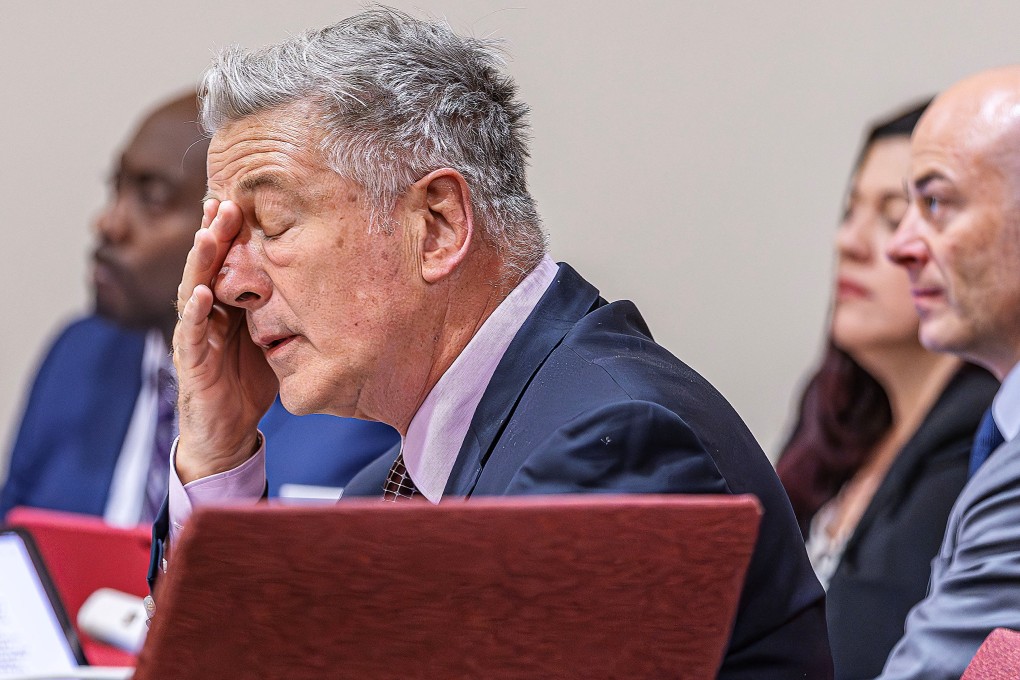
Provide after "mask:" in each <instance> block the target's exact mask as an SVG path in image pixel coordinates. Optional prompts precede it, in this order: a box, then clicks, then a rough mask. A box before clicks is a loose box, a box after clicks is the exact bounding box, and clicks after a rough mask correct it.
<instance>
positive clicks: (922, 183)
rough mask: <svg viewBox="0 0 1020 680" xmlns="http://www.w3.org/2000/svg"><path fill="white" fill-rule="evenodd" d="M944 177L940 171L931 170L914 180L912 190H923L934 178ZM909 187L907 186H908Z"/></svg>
mask: <svg viewBox="0 0 1020 680" xmlns="http://www.w3.org/2000/svg"><path fill="white" fill-rule="evenodd" d="M939 179H945V175H943V174H942V173H940V172H936V171H934V170H933V171H931V172H928V173H925V174H923V175H921V176H920V177H918V178H917V179H915V180H914V182H913V188H914V191H924V188H925V187H926V186H928V185H929V184H931V183H932V182H934V181H935V180H939ZM908 188H909V187H908Z"/></svg>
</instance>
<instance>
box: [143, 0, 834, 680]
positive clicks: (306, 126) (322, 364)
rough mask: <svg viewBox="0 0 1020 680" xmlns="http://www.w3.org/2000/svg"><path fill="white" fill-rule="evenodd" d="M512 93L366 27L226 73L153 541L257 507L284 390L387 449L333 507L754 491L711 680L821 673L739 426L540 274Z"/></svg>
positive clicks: (672, 368)
mask: <svg viewBox="0 0 1020 680" xmlns="http://www.w3.org/2000/svg"><path fill="white" fill-rule="evenodd" d="M515 89H516V88H515V86H514V84H513V82H512V81H511V80H510V79H509V78H508V77H507V76H506V75H504V74H503V73H502V72H501V71H500V59H499V57H498V55H497V54H496V53H495V52H494V51H493V49H492V48H491V46H490V45H488V44H486V43H485V42H484V41H480V40H475V39H469V38H461V37H459V36H457V35H455V34H454V33H453V32H452V31H450V30H449V28H448V27H446V26H443V25H439V24H431V23H426V22H421V21H417V20H415V19H412V18H411V17H408V16H406V15H404V14H401V13H398V12H394V11H391V10H385V9H377V10H373V11H369V12H366V13H364V14H361V15H358V16H356V17H353V18H351V19H348V20H346V21H343V22H340V23H339V24H336V25H334V26H330V27H327V28H325V29H322V30H321V31H316V32H310V33H308V34H306V35H303V36H299V37H297V38H295V39H293V40H290V41H287V42H285V43H282V44H280V45H277V46H274V47H270V48H268V49H266V50H263V51H260V52H256V53H244V52H239V51H228V52H226V53H224V54H223V55H221V56H220V58H219V59H218V61H217V62H216V63H215V64H214V66H213V67H212V69H211V70H210V71H209V72H208V74H207V75H206V78H205V85H204V93H203V101H204V111H203V117H204V120H205V123H206V125H207V126H208V127H209V128H210V129H211V131H212V132H213V139H212V142H211V145H210V149H209V166H208V169H209V196H210V200H209V201H208V203H207V204H206V212H205V218H204V220H203V228H202V229H201V230H200V231H199V233H198V235H197V237H196V240H195V247H194V249H193V250H192V252H191V254H190V255H189V258H188V264H187V267H186V269H185V273H184V278H183V281H182V283H181V287H180V291H179V295H178V306H179V309H181V310H182V321H181V323H180V324H179V325H178V327H177V331H176V334H175V337H174V348H175V363H176V365H177V369H178V372H179V374H180V376H181V399H180V421H181V436H180V440H179V443H178V445H177V448H176V453H175V465H176V475H172V477H173V479H172V480H171V498H170V513H171V519H172V521H171V523H170V526H173V527H174V532H176V531H178V530H179V529H178V528H177V527H179V526H182V525H183V517H184V516H185V515H186V514H187V510H188V509H189V508H190V507H192V505H193V504H195V503H201V502H202V501H203V499H204V498H205V497H207V496H221V494H222V489H223V486H224V484H226V485H228V486H234V487H236V488H234V489H231V490H230V493H235V492H236V493H237V494H238V495H256V496H257V494H258V491H259V490H260V489H261V488H262V484H263V483H264V482H263V477H262V476H261V456H262V455H263V451H264V447H263V445H262V443H261V438H260V437H259V435H258V434H257V431H256V425H257V423H258V419H259V417H260V415H261V413H262V411H264V409H265V408H266V407H267V405H268V404H269V403H270V401H271V400H272V398H273V396H274V395H275V394H276V391H277V389H279V391H280V394H281V397H282V399H283V401H284V404H285V405H286V406H287V407H288V408H289V409H291V410H292V411H295V412H299V413H309V412H326V413H334V414H343V415H348V416H356V417H361V418H367V419H374V420H381V421H383V422H386V423H389V424H390V425H392V426H393V427H395V428H396V429H397V430H398V431H399V432H400V433H401V435H402V436H403V440H402V445H401V447H399V449H394V450H393V451H392V452H390V453H389V454H388V455H387V456H384V457H382V458H380V459H379V460H378V461H377V462H376V463H374V464H372V465H370V466H369V467H368V468H366V469H365V470H363V471H362V472H361V473H360V474H359V475H358V477H356V478H355V479H354V480H352V482H351V484H350V485H349V486H348V490H347V492H345V497H347V496H348V495H351V494H359V495H368V494H370V495H383V492H384V489H385V491H386V494H387V495H388V496H391V497H399V496H402V495H422V496H424V497H425V498H427V499H428V500H429V501H432V502H439V501H440V499H442V498H445V497H457V496H460V497H463V496H473V495H478V496H480V495H501V494H541V493H575V492H617V493H628V492H630V493H669V492H673V493H754V494H755V495H757V496H758V498H759V499H760V500H761V502H762V504H763V506H764V508H765V516H764V521H763V525H762V530H761V535H760V539H759V541H758V544H757V547H756V550H755V555H754V557H753V558H752V564H751V567H750V571H749V575H748V578H747V583H746V585H745V589H744V593H743V596H742V600H741V604H740V611H739V612H738V614H737V617H736V621H735V624H734V630H733V635H732V640H731V643H730V646H729V649H728V651H727V654H726V657H725V659H724V661H723V666H722V670H721V675H720V677H725V678H755V679H761V678H793V677H810V678H825V677H829V676H830V675H831V672H832V671H831V662H830V659H829V652H828V644H827V640H826V636H825V628H824V626H825V624H824V615H823V611H822V597H823V596H822V592H821V589H820V587H819V586H818V584H817V582H816V581H815V579H814V577H813V575H812V573H811V570H810V567H809V566H808V564H807V561H806V558H805V554H804V550H803V545H802V543H801V539H800V534H799V531H798V529H797V526H796V523H795V521H794V519H793V515H792V512H791V510H790V508H789V504H788V501H787V500H786V497H785V494H784V492H783V490H782V488H781V487H780V485H779V484H778V481H777V479H776V477H775V475H774V473H773V471H772V468H771V466H770V465H769V463H768V461H767V460H766V459H765V457H764V455H763V454H762V452H761V450H760V448H759V447H758V445H757V444H756V443H755V441H754V439H753V437H752V436H751V434H750V433H749V432H748V430H747V428H746V427H745V426H744V424H743V423H742V422H741V420H740V418H739V416H737V414H736V413H735V412H734V411H733V409H732V408H731V407H730V406H729V405H728V404H727V403H726V401H725V400H724V399H723V398H722V396H721V395H719V394H718V392H716V391H715V390H714V389H713V388H712V387H711V386H710V385H709V384H708V383H707V382H706V381H705V380H704V379H703V378H701V377H700V376H699V375H697V374H696V373H695V372H694V371H692V370H691V369H690V368H688V367H687V366H685V365H684V364H683V363H682V362H680V361H679V360H678V359H676V358H675V357H673V356H672V355H670V354H669V353H668V352H667V351H666V350H664V349H663V348H662V347H660V346H659V345H656V344H655V343H654V342H653V341H652V339H651V336H650V334H649V332H648V329H647V327H646V326H645V324H644V321H643V320H642V319H641V317H640V314H639V313H638V312H637V309H636V308H635V307H634V306H633V305H632V304H630V303H629V302H618V303H613V304H609V303H607V302H606V301H605V300H603V299H602V298H601V297H599V295H598V291H596V290H595V289H594V287H592V286H591V285H590V284H588V283H587V282H586V281H584V280H583V279H582V278H581V277H580V276H579V275H578V274H577V273H576V272H575V271H574V270H573V269H571V268H570V267H569V266H567V265H560V266H559V267H557V266H556V265H555V264H554V263H553V262H552V261H551V260H550V259H549V257H548V256H547V255H546V252H545V251H546V248H545V240H544V237H543V235H542V232H541V229H540V224H539V218H538V216H537V213H536V210H535V207H534V203H533V201H532V198H531V196H530V194H529V193H528V190H527V183H526V179H525V164H526V159H527V148H526V146H525V132H526V128H525V123H524V116H525V113H526V108H525V106H524V105H523V104H522V103H521V102H519V101H518V100H517V99H516V92H515ZM228 471H229V474H228ZM209 480H212V481H211V482H210V481H209ZM181 483H187V484H188V485H189V486H188V489H187V491H185V490H184V489H183V488H182V487H181ZM207 486H208V487H212V488H214V490H209V491H207V488H206V487H207ZM158 529H162V527H158ZM167 529H169V526H168V527H167ZM172 538H173V533H171V540H172ZM157 549H158V546H157ZM677 568H678V569H682V568H683V565H680V564H678V565H677Z"/></svg>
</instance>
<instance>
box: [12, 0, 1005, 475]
mask: <svg viewBox="0 0 1020 680" xmlns="http://www.w3.org/2000/svg"><path fill="white" fill-rule="evenodd" d="M391 1H393V4H394V5H396V6H399V7H403V8H407V9H412V10H414V9H415V8H418V7H424V8H425V9H426V10H427V11H428V12H429V13H431V14H435V15H440V16H446V17H447V18H448V19H449V20H450V22H451V23H452V24H453V26H454V27H455V28H457V29H459V30H461V31H470V32H473V33H475V34H477V35H486V36H498V37H501V38H504V39H505V40H506V45H507V48H508V50H509V53H510V55H511V60H510V62H509V68H510V71H511V72H512V73H513V74H514V75H515V77H516V78H517V80H518V83H519V84H520V86H521V89H522V91H523V95H524V98H525V99H526V100H527V101H528V102H529V103H530V104H531V106H532V108H533V111H534V114H533V118H532V122H533V126H534V145H533V147H534V148H533V170H532V173H531V183H532V187H533V190H534V193H535V195H536V197H537V199H538V202H539V207H540V209H541V211H542V213H543V215H544V217H545V220H546V223H547V226H548V229H549V231H550V233H551V237H552V250H553V255H554V256H555V257H556V258H557V259H560V260H567V261H569V262H571V263H572V264H574V265H575V266H576V267H577V268H578V269H579V270H580V271H581V272H582V273H583V274H584V275H585V276H586V277H587V278H589V280H591V281H592V282H594V283H595V284H596V285H598V286H599V287H600V288H601V289H602V291H603V293H604V294H605V295H606V296H608V297H611V298H621V297H628V298H631V299H633V300H635V301H636V302H637V303H638V305H639V306H640V307H641V309H642V310H643V311H644V313H645V315H646V318H647V319H648V321H649V323H650V325H651V327H652V330H653V332H654V333H655V334H656V337H657V338H658V339H659V341H660V342H662V343H663V344H664V345H665V346H667V347H668V348H669V349H671V350H672V351H673V352H674V353H675V354H677V355H678V356H680V357H681V358H682V359H684V360H685V361H687V362H688V363H689V364H691V365H692V366H694V367H695V368H697V369H698V370H699V371H701V372H702V373H703V374H704V375H706V376H707V377H708V378H709V379H710V380H711V381H712V382H714V383H715V384H716V386H717V387H719V389H720V390H721V391H722V392H723V393H724V394H726V395H727V396H728V397H729V398H730V400H731V401H732V402H733V403H734V405H735V406H736V407H737V409H738V410H739V411H740V413H741V414H742V415H743V416H744V418H745V419H746V420H747V422H748V424H749V425H750V426H751V429H752V430H753V431H754V432H755V434H756V435H757V436H758V438H759V440H760V441H761V442H762V444H763V446H765V448H766V449H768V450H774V449H775V446H776V445H777V443H778V441H779V439H780V438H781V434H782V432H783V430H784V428H785V426H786V420H787V417H788V411H789V408H790V400H791V398H792V396H791V395H792V394H793V393H794V391H795V388H796V386H797V384H798V382H799V381H800V379H801V378H802V376H803V375H804V373H805V371H806V370H807V369H808V368H809V366H810V364H811V363H812V362H813V360H814V357H815V356H816V354H817V348H818V346H819V343H820V338H821V331H822V326H823V324H824V319H825V313H826V306H827V296H828V286H829V284H828V280H829V276H830V269H831V257H830V249H831V248H830V242H831V237H832V235H833V229H834V222H835V219H836V216H837V214H838V210H839V204H840V201H841V194H842V191H843V185H844V182H845V179H846V175H847V172H848V167H849V164H850V161H851V159H852V157H853V155H854V153H855V149H856V145H857V142H858V139H859V135H860V131H861V128H862V126H863V123H864V122H865V121H866V120H867V119H869V118H871V117H873V116H875V115H876V114H878V113H882V112H885V111H887V110H889V109H890V108H894V107H896V106H898V105H899V104H900V103H902V102H904V101H906V100H911V99H915V98H917V97H919V96H921V95H923V94H925V93H928V92H932V91H935V90H937V89H938V88H940V87H944V86H945V85H946V84H948V83H950V82H952V81H953V80H955V79H957V78H959V77H960V76H962V75H964V74H967V73H969V72H971V71H974V70H977V69H980V68H984V67H986V66H991V65H996V64H1000V63H1006V62H1011V61H1014V60H1017V55H1018V54H1020V38H1018V37H1017V31H1016V27H1017V26H1020V4H1017V3H1015V2H999V3H991V2H988V3H981V4H975V5H973V6H971V5H965V4H963V3H951V2H946V1H945V0H943V1H942V2H940V3H937V6H933V5H932V4H931V3H930V2H923V1H922V0H911V1H909V2H900V3H889V2H887V1H882V2H879V1H877V0H865V1H861V0H858V1H856V2H840V3H835V2H831V3H824V2H806V1H803V0H802V1H800V2H797V1H795V0H773V1H772V2H768V3H751V2H735V1H732V0H730V1H713V2H707V1H704V2H693V1H691V0H688V1H678V0H670V1H668V2H667V1H665V0H660V1H658V2H632V3H614V4H611V5H610V4H608V3H604V4H603V3H591V2H576V1H575V2H553V1H548V0H547V1H543V2H534V1H533V2H514V3H507V2H505V1H504V2H493V1H490V0H473V1H467V0H463V1H455V0H433V1H432V2H430V3H425V2H421V1H420V0H419V2H414V3H410V2H400V1H395V0H391ZM893 4H895V5H896V6H895V7H892V6H890V5H893ZM358 6H359V5H358V4H356V3H354V2H296V1H293V0H292V1H291V2H287V3H283V2H279V1H274V2H267V1H265V0H259V1H255V0H247V1H246V2H208V1H204V2H199V1H197V0H177V1H176V2H173V3H136V2H126V1H125V2H109V1H107V2H100V1H97V0H93V1H91V2H80V1H67V2H55V1H45V0H40V1H38V2H29V1H28V0H19V1H17V2H15V1H11V2H5V3H3V5H2V12H3V20H2V21H0V76H2V79H0V82H2V83H3V85H4V98H3V108H2V113H0V119H2V122H3V125H2V126H0V150H2V154H3V155H2V171H0V172H2V175H0V198H2V200H0V205H2V206H3V222H2V224H3V228H4V230H5V237H6V238H5V239H4V241H3V243H4V245H3V247H2V248H0V277H2V278H0V290H2V291H3V293H2V294H0V318H2V319H3V320H4V322H3V323H4V332H3V333H2V334H0V372H2V373H0V374H2V375H3V383H2V388H0V442H3V444H2V446H3V449H2V451H0V477H2V476H3V472H2V470H4V469H5V468H6V457H7V451H6V448H7V442H9V441H10V440H11V438H12V437H13V428H14V424H15V423H16V421H17V416H18V413H19V412H20V410H21V400H22V395H23V394H24V390H25V387H26V384H27V381H28V380H29V378H30V376H31V375H32V373H33V372H34V368H35V364H36V361H37V359H38V357H39V353H40V351H41V350H42V348H43V345H44V344H45V343H46V342H47V339H48V337H49V336H50V335H51V333H52V332H53V331H54V330H55V329H56V328H58V327H59V325H60V324H61V323H63V322H64V321H66V320H67V319H68V318H70V317H72V316H73V315H75V314H77V313H79V312H81V311H82V310H84V309H85V308H86V305H87V300H88V296H87V289H86V284H85V281H86V277H87V268H86V255H87V253H88V251H89V248H90V241H91V234H90V230H89V225H90V221H91V218H92V216H93V215H94V214H95V211H96V209H97V207H98V206H99V205H100V204H101V202H102V200H103V192H104V187H103V182H104V177H105V175H106V173H107V171H108V169H109V167H110V160H111V158H112V157H113V153H114V150H115V149H116V148H117V146H118V145H119V144H120V143H121V142H122V141H123V139H124V138H125V136H126V134H127V133H128V131H129V129H130V127H131V125H133V123H134V122H135V121H136V120H137V116H138V114H139V112H140V111H142V109H144V108H145V107H147V106H149V105H150V104H151V103H152V102H154V101H155V100H157V99H159V98H161V97H163V96H164V95H166V94H168V93H170V92H172V91H175V90H178V89H180V88H183V87H186V86H188V85H189V84H191V83H192V82H193V81H195V80H196V79H197V78H198V76H199V74H200V73H201V71H202V69H203V67H204V65H205V64H206V63H207V62H208V60H209V56H210V53H211V52H212V50H214V49H215V48H216V47H217V46H219V45H224V44H228V43H232V42H238V43H242V44H246V45H254V44H261V43H265V42H271V41H275V40H278V39H280V38H282V37H284V36H286V35H288V34H290V33H293V32H295V31H298V30H300V29H302V28H305V27H308V26H315V25H321V24H325V23H328V22H330V21H332V20H335V19H337V18H340V17H342V16H344V15H346V14H349V13H351V12H353V11H356V9H357V8H358ZM625 7H627V8H629V9H624V8H625ZM972 7H973V8H972Z"/></svg>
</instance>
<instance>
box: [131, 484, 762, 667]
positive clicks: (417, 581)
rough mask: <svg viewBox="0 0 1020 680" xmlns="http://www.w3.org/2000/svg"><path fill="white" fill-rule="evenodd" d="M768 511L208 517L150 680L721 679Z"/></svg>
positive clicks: (273, 512)
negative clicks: (747, 574) (738, 605)
mask: <svg viewBox="0 0 1020 680" xmlns="http://www.w3.org/2000/svg"><path fill="white" fill-rule="evenodd" d="M759 518H760V509H759V506H758V503H757V501H756V500H755V499H754V498H752V497H749V496H744V497H733V496H727V497H715V496H712V497H709V496H686V497H684V496H604V495H592V496H571V497H549V496H539V497H528V498H512V499H499V500H496V499H479V500H472V501H470V502H466V503H461V502H453V503H446V504H443V505H440V506H436V507H434V506H431V505H429V504H427V503H415V502H408V503H397V504H391V503H381V502H378V501H369V502H364V503H362V502H359V503H341V504H339V505H336V506H334V507H328V508H314V509H305V508H273V507H265V506H261V507H257V508H246V509H237V508H232V509H227V508H220V509H206V510H202V511H199V512H196V514H195V515H194V516H193V517H192V518H191V521H190V524H189V526H188V527H187V529H186V532H185V534H184V537H183V539H182V540H181V544H180V545H179V546H177V547H176V548H175V550H174V552H173V554H172V555H171V559H170V570H169V572H168V573H167V574H166V575H164V577H163V581H162V582H161V583H160V586H159V589H158V590H157V608H156V617H155V619H154V621H153V624H152V628H151V629H150V631H149V637H148V640H147V641H146V646H145V648H144V649H143V650H142V653H141V655H140V658H139V665H138V670H137V672H136V674H135V679H136V680H146V679H148V678H162V677H181V678H191V679H200V678H210V679H211V678H217V679H219V678H227V677H230V678H315V679H316V680H319V679H321V678H326V677H328V678H359V679H363V678H383V677H386V678H423V679H424V678H428V679H430V680H434V679H443V680H450V679H453V678H522V679H523V678H529V679H530V678H586V679H587V678H618V679H627V678H642V679H646V678H657V677H674V678H676V677H683V678H712V677H715V674H716V670H717V669H718V666H719V663H720V661H721V659H722V653H723V650H724V648H725V645H726V642H727V639H728V637H729V631H730V628H731V625H732V620H733V616H734V612H735V610H736V603H737V599H738V597H739V594H740V590H741V586H742V583H743V578H744V572H745V570H746V568H747V563H748V560H749V558H750V555H751V551H752V548H753V545H754V540H755V536H756V534H757V530H758V521H759Z"/></svg>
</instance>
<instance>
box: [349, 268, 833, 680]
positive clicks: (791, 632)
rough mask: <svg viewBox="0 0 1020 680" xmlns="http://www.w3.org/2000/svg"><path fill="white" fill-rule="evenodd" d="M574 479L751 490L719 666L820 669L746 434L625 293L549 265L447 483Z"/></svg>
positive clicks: (791, 541) (774, 671) (788, 513)
mask: <svg viewBox="0 0 1020 680" xmlns="http://www.w3.org/2000/svg"><path fill="white" fill-rule="evenodd" d="M396 455H397V454H396V451H395V450H394V451H391V452H388V453H387V454H385V455H383V456H381V457H380V458H379V459H378V460H376V461H375V462H374V463H372V464H371V465H370V466H368V467H367V468H366V469H365V470H363V471H362V472H360V473H359V474H358V475H357V476H356V477H355V478H354V479H352V480H351V481H350V482H349V483H348V485H347V487H346V489H345V491H344V495H343V498H350V497H355V496H377V495H380V494H381V490H382V485H383V482H384V479H385V476H386V473H387V471H388V469H389V467H390V464H391V463H392V462H393V460H394V458H395V457H396ZM586 492H598V493H722V494H729V493H733V494H743V493H751V494H754V495H755V496H757V497H758V499H759V501H760V502H761V504H762V506H763V508H764V516H763V518H762V525H761V531H760V535H759V538H758V541H757V544H756V547H755V550H754V554H753V556H752V559H751V564H750V567H749V571H748V575H747V580H746V583H745V586H744V590H743V593H742V595H741V600H740V605H739V609H738V613H737V617H736V622H735V625H734V629H733V633H732V636H731V640H730V644H729V648H728V650H727V652H726V655H725V658H724V661H723V666H722V669H721V671H720V675H719V677H720V678H727V679H730V680H736V679H747V680H752V679H753V680H763V679H766V680H767V679H771V678H776V679H778V678H810V679H812V680H814V679H816V678H831V677H832V661H831V658H830V654H829V647H828V639H827V636H826V632H825V612H824V606H823V600H824V595H823V592H822V589H821V587H820V586H819V585H818V582H817V580H816V579H815V576H814V573H813V571H812V570H811V567H810V565H809V563H808V560H807V557H806V555H805V552H804V545H803V540H802V538H801V534H800V530H799V529H798V526H797V522H796V520H795V518H794V515H793V511H792V509H791V508H790V504H789V501H788V499H787V496H786V493H785V492H784V490H783V488H782V486H781V485H780V483H779V480H778V478H777V477H776V475H775V472H774V471H773V469H772V465H771V464H770V463H769V461H768V460H767V459H766V457H765V455H764V454H763V453H762V451H761V448H760V447H759V446H758V444H757V442H756V441H755V439H754V437H753V436H752V435H751V433H750V432H749V431H748V429H747V427H746V426H745V425H744V423H743V421H742V420H741V419H740V417H739V416H738V415H737V413H736V412H735V411H734V410H733V408H732V407H731V406H730V405H729V404H728V403H727V402H726V400H725V399H724V398H723V396H722V395H720V394H719V393H718V392H717V391H716V390H715V389H714V388H713V387H712V386H711V385H710V384H709V383H708V382H707V381H706V380H705V379H704V378H702V377H701V376H700V375H698V374H697V373H696V372H694V371H693V370H692V369H690V368H689V367H688V366H686V365H685V364H684V363H683V362H681V361H680V360H679V359H677V358H676V357H674V356H673V355H671V354H670V353H669V352H667V351H666V350H665V349H664V348H662V347H661V346H659V345H657V344H655V342H654V341H653V340H652V337H651V335H650V334H649V331H648V328H647V327H646V325H645V323H644V320H643V319H642V318H641V315H640V314H639V313H638V311H637V309H636V308H635V307H634V305H633V304H632V303H630V302H626V301H624V302H616V303H613V304H607V303H606V302H605V300H603V299H602V298H601V297H600V296H599V293H598V291H597V290H596V289H595V288H594V287H592V286H591V285H590V284H589V283H587V282H586V281H585V280H584V279H582V278H581V277H580V276H579V275H578V274H577V273H576V272H575V271H574V270H573V269H571V268H570V267H569V266H567V265H561V266H560V270H559V273H558V275H557V277H556V280H555V281H554V282H553V284H552V286H551V287H550V288H549V290H548V291H547V292H546V293H545V295H544V296H543V298H542V300H541V301H540V302H539V304H538V306H537V307H536V308H535V310H534V311H533V312H532V314H531V315H530V316H529V318H528V319H527V320H526V321H525V323H524V326H523V327H522V328H521V330H520V331H519V332H518V333H517V335H516V337H515V338H514V340H513V342H512V343H511V344H510V346H509V348H508V349H507V352H506V354H505V355H504V356H503V358H502V360H501V361H500V363H499V366H498V367H497V369H496V372H495V374H494V375H493V378H492V380H491V381H490V383H489V385H488V387H487V389H486V391H485V394H484V396H483V398H482V401H481V403H480V404H479V406H478V408H477V410H476V411H475V414H474V417H473V419H472V422H471V426H470V429H469V431H468V434H467V436H466V437H465V439H464V443H463V445H462V446H461V450H460V454H459V457H458V459H457V462H456V464H455V466H454V469H453V473H452V475H451V477H450V480H449V483H448V484H447V486H446V492H445V493H446V494H447V495H448V496H482V495H485V496H492V495H509V494H561V493H586ZM677 568H678V569H682V568H683V565H682V564H678V565H677ZM677 672H678V674H682V669H677Z"/></svg>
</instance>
